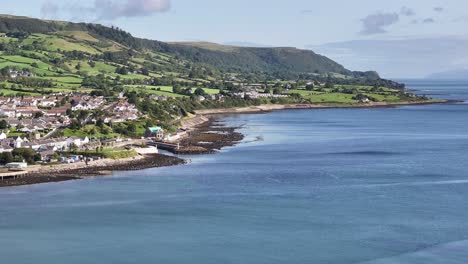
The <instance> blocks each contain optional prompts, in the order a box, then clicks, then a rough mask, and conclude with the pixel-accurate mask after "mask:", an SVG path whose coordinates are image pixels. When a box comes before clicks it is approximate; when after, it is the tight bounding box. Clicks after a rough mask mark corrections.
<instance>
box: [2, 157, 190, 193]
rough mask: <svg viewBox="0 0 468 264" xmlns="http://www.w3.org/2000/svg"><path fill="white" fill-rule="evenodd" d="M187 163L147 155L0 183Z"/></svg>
mask: <svg viewBox="0 0 468 264" xmlns="http://www.w3.org/2000/svg"><path fill="white" fill-rule="evenodd" d="M185 163H186V161H185V160H183V159H179V158H177V157H172V156H167V155H162V154H155V155H147V156H145V157H144V158H141V159H135V160H130V161H125V162H121V161H118V160H116V161H115V163H114V164H111V165H102V166H101V165H97V166H93V165H92V164H91V165H90V166H88V167H82V168H77V169H70V170H63V169H62V170H54V169H53V168H51V169H50V170H48V171H41V172H31V173H28V174H26V175H23V176H20V177H18V178H16V179H5V180H4V181H0V187H7V186H19V185H30V184H37V183H48V182H62V181H68V180H78V179H82V178H85V177H93V176H101V175H110V174H112V172H113V171H136V170H143V169H149V168H157V167H168V166H175V165H180V164H185Z"/></svg>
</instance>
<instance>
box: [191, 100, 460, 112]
mask: <svg viewBox="0 0 468 264" xmlns="http://www.w3.org/2000/svg"><path fill="white" fill-rule="evenodd" d="M451 102H456V101H448V100H433V101H415V102H396V103H386V102H377V103H367V104H354V105H343V104H327V105H324V104H284V105H280V104H278V105H276V104H265V105H258V106H247V107H235V108H224V109H206V110H197V111H195V113H196V114H197V115H201V116H209V115H221V114H236V113H239V114H248V113H262V112H265V113H266V112H271V111H278V110H293V109H338V108H343V109H350V108H385V107H398V106H411V105H431V104H446V103H451Z"/></svg>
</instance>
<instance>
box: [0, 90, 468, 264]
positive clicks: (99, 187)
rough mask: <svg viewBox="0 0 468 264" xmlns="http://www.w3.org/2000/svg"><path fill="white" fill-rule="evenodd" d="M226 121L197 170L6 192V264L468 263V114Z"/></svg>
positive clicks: (407, 112)
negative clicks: (226, 136)
mask: <svg viewBox="0 0 468 264" xmlns="http://www.w3.org/2000/svg"><path fill="white" fill-rule="evenodd" d="M407 83H408V86H409V87H410V88H415V89H418V90H420V91H419V93H421V94H428V95H431V96H434V97H440V98H449V99H465V100H468V83H462V82H433V81H407ZM223 121H224V122H226V123H227V124H230V125H235V126H240V127H242V128H241V129H240V130H241V131H242V132H243V133H245V134H246V138H245V140H244V141H243V142H242V143H241V144H239V145H237V146H235V147H230V148H226V149H224V150H223V151H222V153H220V154H216V155H203V156H191V157H188V158H190V159H191V163H190V164H189V165H183V166H177V167H170V168H160V169H149V170H145V171H138V172H117V173H115V175H114V176H112V177H97V178H92V179H87V180H81V181H69V182H63V183H52V184H43V185H35V186H24V187H14V188H6V189H0V263H5V264H6V263H9V264H16V263H24V264H30V263H35V264H42V263H44V264H55V263H60V264H62V263H67V264H88V263H89V264H91V263H92V264H95V263H100V264H107V263H109V264H111V263H112V264H119V263H164V264H172V263H174V264H179V263H181V264H184V263H190V264H211V263H212V264H219V263H223V264H224V263H242V264H249V263H256V264H257V263H265V264H275V263H288V264H296V263H297V264H306V263H314V264H315V263H327V264H341V263H346V264H349V263H363V264H390V263H399V264H400V263H412V264H413V263H421V264H433V263H441V264H442V263H443V264H458V263H460V264H466V263H468V104H466V103H457V104H446V105H424V106H405V107H399V108H379V109H324V110H291V111H279V112H273V113H268V114H252V115H231V116H226V117H223Z"/></svg>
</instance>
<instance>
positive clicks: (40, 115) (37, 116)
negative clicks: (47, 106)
mask: <svg viewBox="0 0 468 264" xmlns="http://www.w3.org/2000/svg"><path fill="white" fill-rule="evenodd" d="M43 116H44V113H42V112H35V113H34V118H41V117H43Z"/></svg>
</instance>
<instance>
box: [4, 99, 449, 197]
mask: <svg viewBox="0 0 468 264" xmlns="http://www.w3.org/2000/svg"><path fill="white" fill-rule="evenodd" d="M450 102H451V101H447V100H438V101H420V102H399V103H368V104H359V105H321V104H287V105H273V104H271V105H259V106H249V107H240V108H227V109H206V110H198V111H196V113H195V115H193V116H191V117H187V118H184V119H182V120H181V125H180V127H181V128H183V129H184V132H182V133H181V134H180V135H178V136H177V140H176V141H175V142H177V143H182V144H183V145H184V146H185V147H184V148H182V149H181V150H180V151H176V152H174V153H175V154H213V153H217V152H218V151H219V150H220V149H222V148H223V147H227V146H234V145H236V144H237V143H238V142H240V141H241V140H242V139H243V138H244V135H242V134H241V133H238V132H236V130H237V129H238V128H236V127H226V126H223V125H220V124H219V123H218V122H217V120H218V116H219V115H223V114H249V113H250V114H254V113H268V112H271V111H279V110H290V109H298V110H299V109H334V108H343V109H346V108H380V107H382V108H383V107H398V106H408V105H427V104H443V103H450ZM186 163H187V161H186V160H185V159H181V158H177V157H173V156H167V155H162V154H155V155H145V156H142V155H139V156H136V157H133V158H125V159H117V160H112V159H103V160H99V161H95V162H92V163H90V164H88V165H86V164H85V163H84V162H78V163H74V164H59V165H49V166H41V165H35V166H31V167H29V168H28V169H27V170H26V171H22V172H17V173H5V174H3V176H4V177H7V178H6V179H3V180H0V188H2V187H12V186H22V185H31V184H40V183H50V182H61V181H69V180H80V179H84V178H88V177H95V176H106V175H111V174H112V173H113V172H114V171H133V170H143V169H148V168H157V167H167V166H176V165H181V164H186ZM12 175H17V176H18V177H13V178H12ZM0 176H2V174H0Z"/></svg>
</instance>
